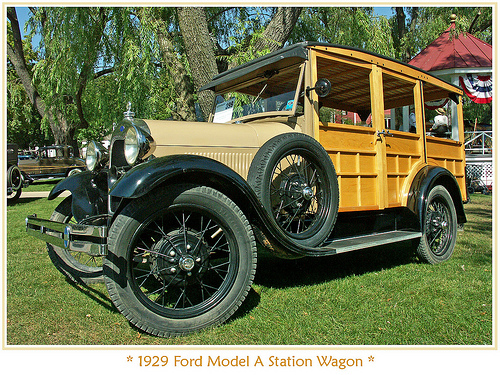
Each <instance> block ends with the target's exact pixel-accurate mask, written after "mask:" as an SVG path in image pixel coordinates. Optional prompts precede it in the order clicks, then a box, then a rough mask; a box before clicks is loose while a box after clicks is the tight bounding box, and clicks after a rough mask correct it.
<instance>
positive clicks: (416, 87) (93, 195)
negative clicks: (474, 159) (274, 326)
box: [26, 42, 467, 336]
mask: <svg viewBox="0 0 500 375" xmlns="http://www.w3.org/2000/svg"><path fill="white" fill-rule="evenodd" d="M202 90H213V91H215V93H216V94H217V99H216V103H215V104H214V111H213V114H212V115H211V119H210V122H209V123H200V122H198V123H194V122H193V123H189V122H173V121H168V122H167V121H150V120H140V119H137V118H134V114H133V113H132V112H131V111H130V108H129V110H128V111H127V112H125V118H124V119H123V121H122V122H121V123H119V124H118V125H117V126H116V127H115V129H114V133H113V136H112V141H111V145H110V149H109V154H108V152H107V150H105V149H103V148H102V147H101V146H100V145H99V144H98V143H91V144H90V145H89V147H88V151H87V160H86V162H87V166H88V169H89V171H85V172H82V173H79V174H77V175H75V176H71V177H69V178H67V179H65V180H63V181H61V182H60V183H59V184H58V185H57V186H55V187H54V189H53V190H52V192H51V193H50V196H49V199H54V198H56V197H57V196H59V194H60V193H61V192H63V191H65V190H69V191H70V192H71V195H70V196H69V197H67V198H65V199H64V200H63V201H62V203H61V204H60V205H59V206H58V207H57V208H56V210H55V212H54V213H53V215H52V217H51V219H50V220H45V219H40V218H37V217H36V216H35V215H33V216H30V217H28V218H27V219H26V222H27V230H28V232H29V233H30V234H32V235H34V236H36V237H39V238H41V239H43V240H44V241H46V242H47V243H48V251H49V255H50V258H51V259H52V261H53V263H54V264H55V266H56V267H57V268H58V269H59V270H60V271H61V272H62V273H63V274H65V275H66V276H67V277H69V278H70V279H72V280H74V281H77V282H83V283H91V282H96V281H100V280H102V279H104V281H105V283H106V286H107V289H108V292H109V294H110V297H111V299H112V301H113V303H114V304H115V306H116V308H117V309H118V310H119V311H120V312H121V313H122V314H123V315H124V316H126V317H127V319H128V320H129V321H130V322H131V323H132V324H134V325H135V326H137V327H138V328H140V329H142V330H144V331H146V332H149V333H151V334H153V335H158V336H171V335H178V334H183V333H187V332H191V331H196V330H199V329H202V328H204V327H208V326H211V325H214V324H220V323H221V322H223V321H225V320H226V319H227V318H229V317H230V316H231V315H232V314H233V313H234V312H235V311H236V309H237V308H238V307H239V306H240V305H241V303H242V301H243V300H244V299H245V297H246V295H247V293H248V291H249V289H250V287H251V284H252V281H253V278H254V275H255V270H256V261H257V250H256V249H257V246H256V243H257V242H259V243H261V244H262V245H263V246H264V247H265V248H267V249H268V250H270V251H271V252H273V253H274V254H276V255H277V256H279V257H283V258H300V257H306V256H313V257H318V256H327V255H333V254H338V253H342V252H346V251H351V250H356V249H361V248H368V247H376V246H379V245H384V244H390V243H395V242H402V241H406V243H408V246H415V247H416V250H417V253H418V255H419V256H420V257H421V258H422V259H423V260H425V261H428V262H430V263H439V262H442V261H445V260H447V259H448V258H449V257H450V256H451V254H452V251H453V248H454V245H455V240H456V236H457V227H458V226H459V225H461V224H463V223H464V222H465V221H466V218H465V214H464V209H463V202H464V201H466V198H467V197H466V189H465V171H464V170H465V158H464V157H465V155H464V147H463V141H464V139H463V119H462V101H461V96H462V91H461V89H460V88H458V87H456V86H453V85H451V84H449V83H446V82H444V81H442V80H440V79H438V78H435V77H433V76H431V75H429V74H428V73H426V72H424V71H421V70H419V69H416V68H414V67H411V66H409V65H406V64H402V63H399V62H397V61H394V60H392V59H389V58H385V57H383V56H379V55H375V54H372V53H369V52H366V51H361V50H357V49H353V48H348V47H341V46H335V45H329V44H323V43H309V42H305V43H300V44H296V45H292V46H289V47H287V48H284V49H282V50H280V51H277V52H274V53H271V54H269V55H266V56H263V57H261V58H258V59H256V60H254V61H252V62H249V63H247V64H244V65H242V66H239V67H237V68H234V69H232V70H229V71H227V72H225V73H222V74H220V75H218V76H216V77H215V78H214V79H213V80H212V81H211V82H210V83H208V84H207V85H206V86H204V87H202ZM436 101H441V102H440V103H441V104H443V103H446V104H445V105H444V109H445V110H446V111H447V115H448V119H449V128H448V129H447V130H448V131H446V132H444V133H440V134H439V136H437V135H436V134H433V130H432V115H433V111H432V110H429V109H426V105H427V104H426V103H428V102H432V103H433V104H435V103H436ZM353 223H355V224H353ZM374 251H376V250H374Z"/></svg>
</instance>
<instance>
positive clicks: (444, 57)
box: [409, 17, 492, 71]
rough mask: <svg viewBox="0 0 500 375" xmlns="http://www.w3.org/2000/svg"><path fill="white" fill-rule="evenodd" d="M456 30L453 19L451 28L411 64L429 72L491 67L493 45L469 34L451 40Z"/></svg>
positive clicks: (453, 19)
mask: <svg viewBox="0 0 500 375" xmlns="http://www.w3.org/2000/svg"><path fill="white" fill-rule="evenodd" d="M454 28H455V18H453V17H452V20H451V26H450V27H449V28H448V29H447V30H446V31H445V32H443V33H442V34H441V35H440V36H439V37H438V38H437V39H436V40H435V41H434V42H432V43H431V44H429V45H428V46H427V47H426V48H425V49H424V50H422V51H421V52H420V53H419V54H418V55H417V56H415V57H414V58H413V59H412V60H411V61H410V62H409V64H410V65H413V66H416V67H418V68H420V69H423V70H427V71H435V70H445V69H453V68H478V67H491V66H492V63H491V61H492V47H491V45H490V44H488V43H486V42H484V41H482V40H481V39H478V38H476V37H475V36H473V35H471V34H469V33H465V34H459V35H458V37H453V38H451V39H450V31H451V30H452V29H454Z"/></svg>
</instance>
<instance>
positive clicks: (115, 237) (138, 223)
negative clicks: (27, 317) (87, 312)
mask: <svg viewBox="0 0 500 375" xmlns="http://www.w3.org/2000/svg"><path fill="white" fill-rule="evenodd" d="M256 259H257V255H256V244H255V239H254V236H253V232H252V229H251V226H250V224H249V222H248V220H247V219H246V218H245V216H244V214H243V212H242V211H241V210H240V209H239V208H238V207H237V206H236V205H235V204H234V203H233V202H232V201H231V200H230V199H229V198H228V197H226V196H225V195H223V194H221V193H220V192H218V191H216V190H214V189H211V188H208V187H192V186H184V185H183V186H172V187H168V189H165V190H158V191H157V192H155V193H152V194H148V195H147V196H145V197H142V198H139V199H137V200H133V201H132V202H131V203H129V205H128V206H126V207H125V208H124V210H123V211H122V213H120V215H119V216H118V217H117V218H116V220H115V221H114V223H113V225H112V227H111V230H110V235H109V253H108V256H107V257H106V259H105V261H104V272H105V281H106V286H107V289H108V292H109V295H110V297H111V300H112V301H113V303H114V304H115V306H116V307H117V309H118V310H119V311H120V312H121V313H122V314H123V315H124V316H125V317H126V318H127V319H128V320H129V321H130V322H131V323H132V324H134V325H135V326H136V327H138V328H139V329H142V330H144V331H146V332H148V333H150V334H152V335H155V336H163V337H168V336H175V335H182V334H186V333H189V332H193V331H197V330H200V329H203V328H205V327H209V326H212V325H217V324H221V323H222V322H224V321H225V320H226V319H228V318H229V317H230V316H231V315H232V314H233V313H234V312H235V311H236V310H237V308H238V307H239V306H240V305H241V303H242V302H243V300H244V299H245V297H246V295H247V294H248V291H249V290H250V287H251V284H252V281H253V278H254V275H255V269H256Z"/></svg>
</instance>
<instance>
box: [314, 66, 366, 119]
mask: <svg viewBox="0 0 500 375" xmlns="http://www.w3.org/2000/svg"><path fill="white" fill-rule="evenodd" d="M317 67H318V73H317V76H318V79H320V78H326V79H328V80H329V81H330V82H331V84H332V88H331V93H330V94H329V95H328V96H326V97H324V98H319V100H318V105H319V120H320V122H322V123H323V124H325V125H326V124H328V123H333V124H342V125H357V126H368V127H371V126H372V122H371V101H370V71H371V65H369V64H361V63H357V62H353V61H352V60H348V59H341V58H337V59H335V60H329V59H327V58H322V57H318V59H317Z"/></svg>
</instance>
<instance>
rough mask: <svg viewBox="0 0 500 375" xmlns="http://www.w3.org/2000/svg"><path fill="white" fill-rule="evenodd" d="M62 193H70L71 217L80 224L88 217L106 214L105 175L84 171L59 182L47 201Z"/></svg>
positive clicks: (103, 173) (104, 173)
mask: <svg viewBox="0 0 500 375" xmlns="http://www.w3.org/2000/svg"><path fill="white" fill-rule="evenodd" d="M63 191H69V192H71V196H72V203H71V208H72V213H73V217H74V218H75V219H76V220H77V221H78V222H80V221H81V220H83V219H86V218H88V217H92V216H96V215H103V214H107V212H108V205H107V202H108V198H107V173H106V172H101V173H99V174H96V173H93V172H90V171H84V172H81V173H77V174H74V175H72V176H70V177H67V178H65V179H64V180H62V181H61V182H59V183H58V184H57V185H56V186H54V188H53V189H52V191H51V192H50V193H49V197H48V199H49V200H51V199H55V198H57V197H58V196H59V195H60V194H61V193H62V192H63Z"/></svg>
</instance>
